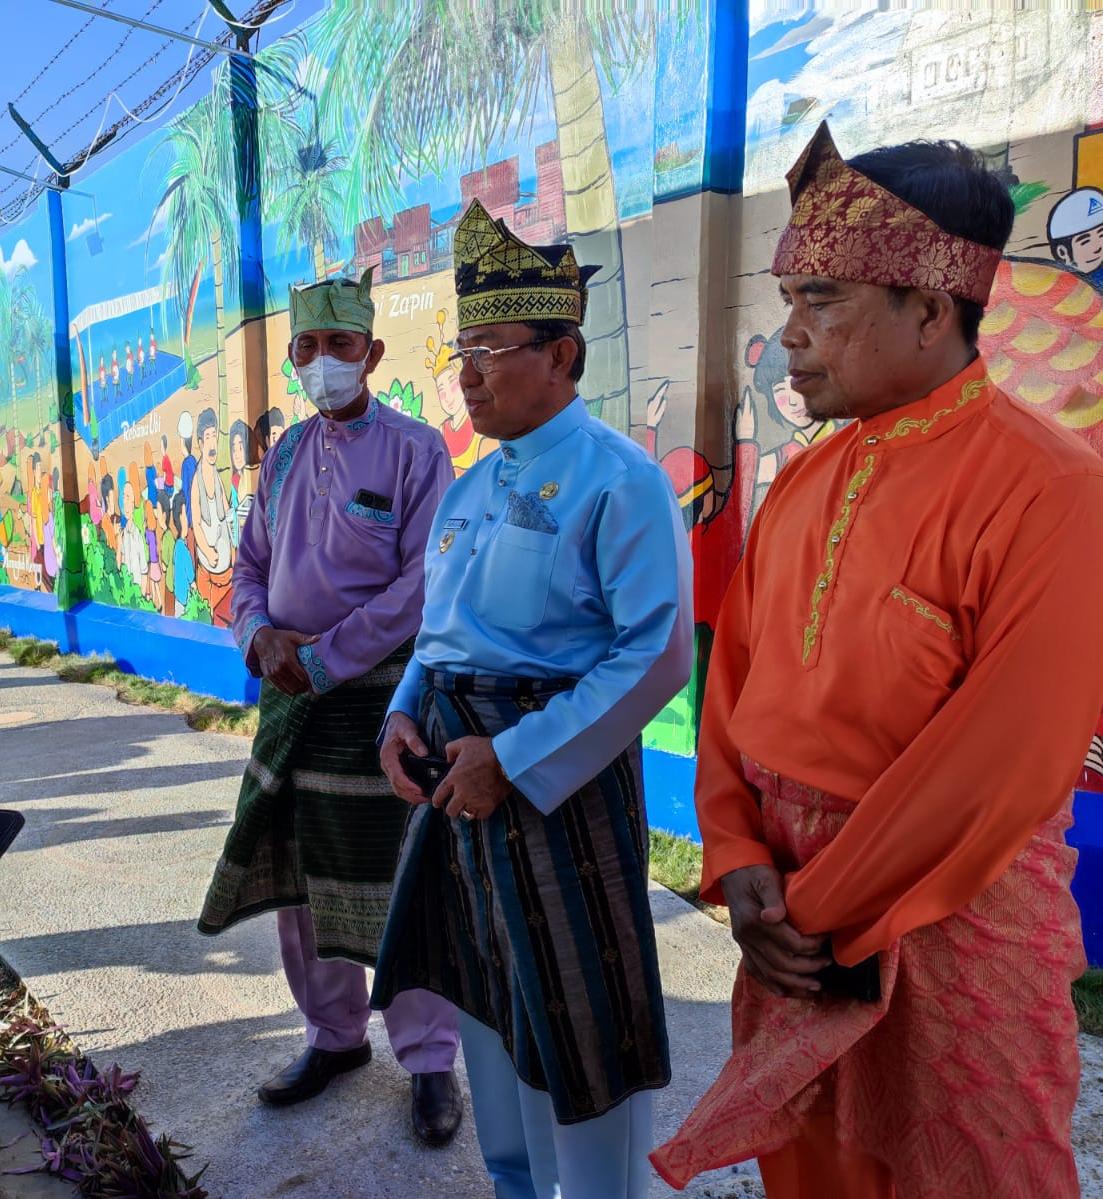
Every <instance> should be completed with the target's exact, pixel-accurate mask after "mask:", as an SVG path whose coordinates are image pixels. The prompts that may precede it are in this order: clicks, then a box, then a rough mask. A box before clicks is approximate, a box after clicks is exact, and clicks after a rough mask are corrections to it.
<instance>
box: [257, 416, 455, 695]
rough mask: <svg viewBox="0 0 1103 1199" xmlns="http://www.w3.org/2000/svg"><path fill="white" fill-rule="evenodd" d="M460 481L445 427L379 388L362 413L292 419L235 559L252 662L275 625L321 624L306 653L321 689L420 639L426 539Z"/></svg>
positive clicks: (267, 462)
mask: <svg viewBox="0 0 1103 1199" xmlns="http://www.w3.org/2000/svg"><path fill="white" fill-rule="evenodd" d="M451 482H452V464H451V461H450V460H449V457H448V451H447V449H446V448H445V445H444V440H443V439H442V437H441V435H440V434H439V433H438V432H437V431H436V430H435V429H432V428H430V427H429V426H428V425H423V424H419V423H418V422H417V421H414V420H411V419H410V418H409V417H407V416H403V415H402V414H401V413H400V412H396V411H395V410H394V409H392V408H388V407H386V406H385V405H381V404H380V403H379V402H378V401H377V400H376V399H374V398H373V399H372V400H371V403H370V404H369V406H368V409H367V411H366V412H365V413H364V415H363V416H362V417H360V418H358V419H357V420H352V421H344V422H342V421H335V420H331V419H330V418H328V417H326V416H324V415H322V414H317V415H315V416H312V417H310V418H309V420H306V421H303V422H302V423H301V424H297V425H292V426H291V428H290V429H288V430H287V432H286V433H285V434H284V435H283V436H282V437H281V438H280V440H279V441H278V442H277V443H276V445H274V446H273V447H272V448H271V449H270V450H269V451H268V453H267V454H266V455H265V458H264V462H263V464H262V465H261V469H260V480H259V484H258V487H257V494H256V499H255V502H254V503H253V507H252V510H251V511H250V513H249V517H248V520H247V521H246V523H245V528H244V530H243V531H242V534H241V544H240V545H239V547H238V556H237V563H236V564H235V566H234V599H233V616H234V636H235V637H236V638H237V642H238V645H239V646H240V647H241V651H242V653H243V654H244V655H245V661H246V664H247V665H248V667H249V669H250V670H251V671H252V672H253V673H254V674H256V673H258V671H257V661H256V655H255V654H254V653H253V651H252V644H253V638H254V637H255V636H256V633H257V630H258V629H260V628H262V627H263V626H265V625H274V626H275V627H276V628H278V629H295V630H296V631H298V632H300V633H318V634H321V636H320V637H319V640H318V641H317V642H316V643H315V644H313V645H309V646H303V647H302V648H301V649H300V652H299V657H300V660H301V661H302V663H303V665H304V667H305V668H306V672H307V674H308V675H309V676H310V681H311V686H312V687H313V688H314V690H315V691H317V692H323V691H328V690H330V689H331V688H333V687H336V686H338V685H339V684H340V683H345V682H348V681H349V680H351V679H356V678H359V677H360V676H361V675H364V674H367V672H368V671H369V670H371V669H372V668H373V667H374V666H375V665H376V664H377V663H379V662H380V661H382V660H383V659H384V658H386V657H387V655H388V654H391V653H393V652H394V650H396V649H397V648H398V647H399V646H400V645H401V644H402V643H403V642H404V641H407V640H408V639H409V638H410V637H412V636H413V635H414V634H415V633H416V632H417V629H418V625H419V624H420V622H421V606H422V590H423V585H424V557H425V542H426V538H427V537H428V534H429V527H430V525H431V524H432V521H433V514H434V513H435V512H436V509H437V504H438V503H439V502H440V498H441V496H442V495H443V494H444V491H445V489H446V488H447V487H448V485H449V484H450V483H451Z"/></svg>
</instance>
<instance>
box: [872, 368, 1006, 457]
mask: <svg viewBox="0 0 1103 1199" xmlns="http://www.w3.org/2000/svg"><path fill="white" fill-rule="evenodd" d="M988 384H989V380H988V378H987V377H985V378H983V379H970V380H969V382H968V383H966V384H965V385H964V386H963V387H962V389H961V394H960V395H959V396H958V398H957V402H956V403H955V404H952V405H951V406H950V407H949V408H940V409H939V410H938V411H937V412H935V413H932V415H931V416H921V417H918V418H917V417H914V416H905V417H903V418H902V419H901V420H898V421H897V422H896V424H895V425H893V426H892V428H891V429H889V431H888V432H887V433H886V434H885V435H884V438H883V440H884V441H892V440H893V439H894V438H897V437H907V435H908V434H909V433H915V432H916V431H918V432H920V433H929V432H930V431H931V430H932V429H933V428H934V427H935V425H936V424H938V422H939V421H940V420H941V419H942V418H943V417H944V416H950V415H951V414H952V413H954V412H960V411H961V409H962V408H964V407H965V405H966V404H970V403H972V401H973V400H975V399H976V398H977V396H979V395H980V394H981V392H983V391H984V389H985V388H986V387H987V386H988Z"/></svg>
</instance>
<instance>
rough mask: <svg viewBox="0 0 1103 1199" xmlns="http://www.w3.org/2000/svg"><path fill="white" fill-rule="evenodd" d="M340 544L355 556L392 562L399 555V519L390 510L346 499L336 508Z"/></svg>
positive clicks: (390, 563) (389, 563)
mask: <svg viewBox="0 0 1103 1199" xmlns="http://www.w3.org/2000/svg"><path fill="white" fill-rule="evenodd" d="M336 515H337V522H336V523H337V527H338V528H339V529H340V531H341V533H340V545H341V547H342V548H344V547H347V550H348V553H349V554H351V555H355V556H357V557H359V556H361V555H364V554H366V555H369V556H371V557H373V558H378V559H379V560H380V561H382V562H385V563H387V564H388V565H393V562H394V561H395V560H397V557H398V547H399V523H398V520H397V518H396V517H395V514H394V513H393V512H384V511H382V510H381V509H379V508H365V507H364V506H363V505H362V504H356V503H352V502H349V503H348V504H346V505H345V506H344V508H342V509H341V510H340V511H338V512H337V514H336Z"/></svg>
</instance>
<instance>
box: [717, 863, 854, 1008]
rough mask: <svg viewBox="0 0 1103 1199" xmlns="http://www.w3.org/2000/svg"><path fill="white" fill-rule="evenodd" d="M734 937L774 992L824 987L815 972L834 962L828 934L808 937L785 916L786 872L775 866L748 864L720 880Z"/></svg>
mask: <svg viewBox="0 0 1103 1199" xmlns="http://www.w3.org/2000/svg"><path fill="white" fill-rule="evenodd" d="M720 886H721V888H722V889H723V892H724V899H725V900H726V901H727V904H728V911H729V912H730V913H731V922H732V937H733V938H734V940H735V941H736V943H737V944H738V945H739V948H740V949H741V950H742V951H743V960H744V962H745V963H746V964H747V970H748V971H749V972H750V974H751V977H752V978H754V979H757V981H758V982H760V983H761V984H762V985H763V986H764V987H765V988H766V989H767V990H768V991H770V992H772V993H773V994H774V995H786V996H789V997H790V998H807V997H808V996H809V995H813V994H815V993H816V992H817V991H819V989H820V984H819V983H818V982H817V981H816V980H815V979H814V978H812V977H811V976H812V975H814V974H815V973H816V972H817V971H819V970H822V969H823V968H824V967H825V966H827V965H829V964H830V962H831V955H830V953H829V952H828V951H827V948H826V938H825V937H806V936H803V935H802V934H801V933H798V932H797V930H796V929H795V928H794V927H793V926H792V925H791V924H790V923H789V921H788V920H786V919H785V914H786V913H785V897H784V895H783V894H782V889H781V875H780V874H779V873H778V871H777V870H776V869H775V868H774V867H773V866H744V867H743V868H742V869H741V870H732V871H730V872H729V873H728V874H725V875H724V876H723V878H721V880H720Z"/></svg>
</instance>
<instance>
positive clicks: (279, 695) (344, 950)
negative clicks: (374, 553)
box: [199, 642, 413, 964]
mask: <svg viewBox="0 0 1103 1199" xmlns="http://www.w3.org/2000/svg"><path fill="white" fill-rule="evenodd" d="M412 649H413V642H408V643H407V644H405V645H403V646H402V647H401V648H400V649H398V650H397V651H396V652H395V653H394V654H392V655H391V656H390V657H389V658H387V659H385V660H384V661H383V662H381V663H380V664H379V665H378V666H377V667H376V668H375V669H374V670H372V671H371V672H369V673H368V674H366V675H365V676H364V677H363V678H361V679H357V680H356V681H354V682H351V683H345V684H343V685H342V686H339V687H336V688H334V689H333V690H332V691H329V692H326V693H325V694H324V695H315V694H313V693H307V694H306V695H285V694H284V693H283V692H282V691H279V690H277V688H275V687H273V686H272V685H271V684H270V683H268V682H265V683H263V684H262V686H261V693H260V728H259V729H258V731H257V735H256V739H255V740H254V742H253V750H252V756H251V758H250V760H249V765H248V766H247V767H246V769H245V776H244V778H243V779H242V781H241V791H240V793H239V796H238V803H237V813H236V817H235V819H234V824H233V828H231V829H230V833H229V836H228V837H227V838H226V847H225V849H224V850H223V852H222V857H221V858H220V859H219V862H218V865H217V867H216V868H215V873H214V878H213V880H212V881H211V885H210V888H209V889H208V891H207V898H206V901H205V903H204V904H203V912H202V915H201V916H200V919H199V931H200V932H202V933H219V932H221V931H222V930H223V929H225V928H229V927H230V925H232V924H236V923H237V922H238V921H239V920H245V919H246V918H248V917H249V916H255V915H257V914H258V913H260V912H265V911H268V910H270V909H272V908H280V907H288V906H292V905H300V904H306V905H308V906H309V908H310V913H311V916H312V918H313V922H314V937H315V940H316V942H317V945H318V956H319V957H322V958H334V957H340V958H347V959H349V960H350V961H355V962H363V963H366V964H374V962H375V958H376V954H377V953H378V951H379V941H380V938H381V936H382V933H383V925H384V922H385V920H386V916H387V907H388V905H389V903H390V898H391V880H392V878H393V876H394V868H395V863H396V861H397V859H398V851H399V846H400V844H401V841H402V830H403V828H404V827H405V824H406V819H407V816H408V814H409V811H410V808H409V805H408V804H406V803H405V802H404V801H403V800H401V799H399V798H398V797H397V796H396V795H395V794H394V792H393V791H392V790H391V785H390V783H389V782H388V781H387V778H386V776H385V775H384V774H383V772H382V770H381V769H380V766H379V750H378V749H377V748H376V745H375V740H374V738H375V733H376V731H377V730H378V728H379V726H380V725H381V724H382V722H383V717H384V714H385V713H386V710H387V704H388V702H389V701H390V697H391V694H392V693H393V691H394V689H395V686H396V685H397V684H398V682H399V680H400V679H401V677H402V672H403V670H404V669H405V665H406V662H407V661H408V660H409V657H410V654H411V652H412Z"/></svg>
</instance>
